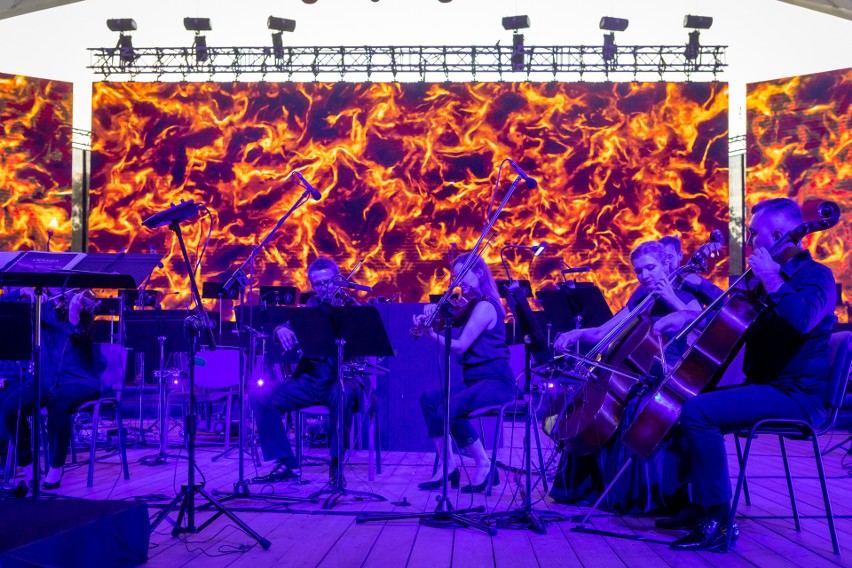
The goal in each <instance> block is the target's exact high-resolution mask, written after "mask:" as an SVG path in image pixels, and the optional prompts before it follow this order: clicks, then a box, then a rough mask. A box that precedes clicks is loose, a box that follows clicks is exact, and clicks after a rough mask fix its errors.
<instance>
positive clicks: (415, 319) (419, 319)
mask: <svg viewBox="0 0 852 568" xmlns="http://www.w3.org/2000/svg"><path fill="white" fill-rule="evenodd" d="M426 317H427V316H426V314H415V315H413V316H411V321H412V323H413V324H414V325H415V327H416V326H420V325H423V324H424V323H425V322H426Z"/></svg>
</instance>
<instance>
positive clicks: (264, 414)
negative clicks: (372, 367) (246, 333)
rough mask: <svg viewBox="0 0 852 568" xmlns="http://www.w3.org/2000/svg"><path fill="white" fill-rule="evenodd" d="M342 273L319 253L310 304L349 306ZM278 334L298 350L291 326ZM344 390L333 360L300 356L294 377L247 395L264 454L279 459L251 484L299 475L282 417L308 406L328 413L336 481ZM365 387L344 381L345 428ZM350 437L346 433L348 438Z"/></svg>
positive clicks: (287, 345)
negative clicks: (341, 404) (314, 293)
mask: <svg viewBox="0 0 852 568" xmlns="http://www.w3.org/2000/svg"><path fill="white" fill-rule="evenodd" d="M342 279H343V277H342V276H341V274H340V269H339V268H338V266H337V264H336V263H335V262H334V261H333V260H331V259H330V258H327V257H324V256H321V257H319V258H317V259H316V260H314V261H313V262H312V263H311V264H310V266H308V280H310V282H311V286H312V287H313V289H314V291H315V292H316V295H314V296H312V297H311V298H310V300H308V303H307V306H308V307H312V306H319V305H320V304H322V303H329V304H332V305H342V304H349V303H351V302H353V301H354V299H353V298H351V297H350V296H347V295H346V294H345V293H344V292H343V291H342V289H341V287H340V281H341V280H342ZM275 337H276V339H277V340H278V341H279V342H280V343H281V345H282V346H283V348H284V350H285V351H289V350H293V349H298V339H297V338H296V334H295V333H293V330H292V329H290V327H289V325H288V324H286V323H285V324H283V325H280V326H278V327H277V328H276V329H275ZM339 391H340V388H339V383H338V378H337V365H336V362H335V361H334V360H333V359H330V358H323V359H317V358H308V357H302V358H301V359H300V360H299V363H298V365H297V366H296V369H295V371H294V372H293V377H292V378H291V379H290V380H285V381H283V382H280V383H276V384H275V385H273V386H272V388H271V389H270V388H269V386H267V388H256V389H254V390H253V391H251V392H250V393H249V401H250V403H251V407H252V410H253V411H254V418H255V421H256V423H257V431H258V436H259V437H260V448H261V451H262V452H263V458H264V459H265V460H267V461H275V462H276V463H275V465H274V466H273V468H272V470H271V471H270V472H269V473H267V474H266V475H261V476H259V477H255V478H254V479H252V480H251V481H252V483H272V482H276V481H284V480H286V479H294V478H297V477H299V476H300V475H301V471H300V469H299V463H298V462H297V461H296V457H295V455H294V454H293V448H292V447H291V446H290V438H289V436H288V432H287V429H286V428H285V427H284V424H283V422H282V420H281V415H282V414H283V413H285V412H290V411H294V410H299V409H302V408H307V407H309V406H318V405H319V406H325V407H327V408H328V411H329V441H330V446H331V448H330V452H331V461H330V466H329V482H330V483H331V484H335V483H337V479H338V478H337V476H338V475H339V474H340V470H341V468H340V464H338V462H337V455H338V453H337V445H338V444H339V443H340V441H339V440H338V437H337V428H336V425H337V413H338V400H337V397H338V394H339ZM362 391H363V386H362V385H361V383H359V382H357V381H353V380H346V381H345V390H344V394H343V396H344V399H343V413H344V415H343V422H342V424H343V425H344V429H347V428H348V427H349V423H350V422H351V417H352V411H353V409H354V407H355V403H356V401H357V400H358V399H360V398H364V397H363V396H362V395H363V392H362ZM345 439H346V436H345V435H344V440H345Z"/></svg>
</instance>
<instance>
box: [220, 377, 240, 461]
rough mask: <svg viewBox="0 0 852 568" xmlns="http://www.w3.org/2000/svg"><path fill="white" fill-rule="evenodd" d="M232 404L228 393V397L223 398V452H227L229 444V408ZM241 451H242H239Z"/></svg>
mask: <svg viewBox="0 0 852 568" xmlns="http://www.w3.org/2000/svg"><path fill="white" fill-rule="evenodd" d="M233 404H234V398H233V394H232V393H231V392H230V391H228V396H227V398H225V427H224V428H223V431H224V434H225V447H224V448H223V449H222V451H223V452H227V451H228V447H229V446H230V443H231V406H232V405H233ZM240 451H242V450H240Z"/></svg>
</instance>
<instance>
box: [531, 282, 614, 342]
mask: <svg viewBox="0 0 852 568" xmlns="http://www.w3.org/2000/svg"><path fill="white" fill-rule="evenodd" d="M536 297H537V298H538V299H539V301H541V306H542V308H544V313H545V319H546V321H547V323H548V324H549V325H550V326H551V330H552V331H555V332H562V331H569V330H572V329H577V328H580V327H598V326H601V325H603V324H604V323H606V322H608V321H609V320H611V319H612V310H610V309H609V305H608V304H607V303H606V299H604V296H603V293H602V292H601V290H600V288H598V287H597V286H595V285H594V284H591V283H585V282H577V283H575V286H573V287H571V286H566V285H564V283H561V284H560V285H559V288H558V289H557V290H539V291H538V292H537V293H536Z"/></svg>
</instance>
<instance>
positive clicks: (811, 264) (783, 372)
mask: <svg viewBox="0 0 852 568" xmlns="http://www.w3.org/2000/svg"><path fill="white" fill-rule="evenodd" d="M801 223H802V212H801V209H800V208H799V205H798V204H797V203H796V202H795V201H792V200H790V199H784V198H780V199H769V200H766V201H762V202H760V203H758V204H757V205H755V206H754V207H753V208H752V219H751V223H750V225H749V238H748V245H749V246H750V247H751V249H752V253H751V256H749V257H748V264H749V267H750V268H751V269H752V271H753V273H754V276H755V277H756V280H757V281H758V282H759V283H760V284H761V285H762V287H763V288H764V289H765V292H766V299H765V301H766V303H767V308H766V310H765V311H764V312H762V313H761V315H760V316H759V318H758V319H757V320H756V321H755V323H754V324H752V326H751V327H750V328H749V332H748V335H747V337H746V342H745V359H744V363H743V369H742V370H743V373H744V375H745V384H744V385H742V386H738V387H735V388H730V389H724V390H718V391H714V392H708V393H705V394H700V395H698V396H696V397H694V398H691V399H687V401H686V402H685V404H684V406H683V412H682V414H681V427H682V429H683V432H684V436H685V438H686V441H687V445H686V449H687V458H688V460H689V462H690V472H691V474H690V476H691V484H692V498H693V506H692V507H691V508H689V509H687V510H685V511H684V512H683V514H681V515H679V516H677V517H675V518H672V519H666V520H664V521H663V522H662V523H658V524H662V525H664V526H667V527H670V528H680V529H686V530H690V533H689V534H687V535H686V536H685V537H683V538H681V539H679V540H678V541H675V543H674V544H673V545H672V548H674V549H677V550H719V549H721V548H722V547H723V546H724V543H725V540H726V536H727V535H726V529H727V522H728V518H729V515H730V506H731V505H730V501H731V482H730V474H729V472H728V457H727V454H726V452H725V442H724V434H725V433H726V432H730V431H733V430H739V429H741V428H748V427H750V426H751V425H753V424H754V423H756V422H757V421H759V420H765V419H771V418H787V419H796V420H804V421H809V422H811V423H819V422H820V421H821V420H822V419H824V418H825V415H826V412H827V411H826V409H825V406H824V400H825V396H824V395H825V388H826V384H827V377H828V373H829V339H830V337H831V332H832V328H833V326H834V323H835V317H834V305H835V293H836V288H835V283H834V276H833V274H832V273H831V270H830V269H829V268H827V267H826V266H823V265H822V264H820V263H818V262H816V261H815V260H814V259H813V258H812V257H811V255H810V253H809V252H808V251H807V250H803V248H802V243H801V242H791V241H789V240H786V242H785V236H786V235H787V233H788V232H789V231H790V230H792V229H794V228H796V227H798V226H799V225H800V224H801ZM776 243H778V245H777V246H776V247H775V250H774V251H773V254H770V252H769V250H770V249H772V248H773V245H776ZM658 323H659V324H661V327H665V326H671V328H676V327H679V326H680V325H682V323H683V322H682V321H679V317H678V316H673V317H672V318H670V319H669V320H667V321H665V322H658ZM736 534H737V533H736V532H735V535H736Z"/></svg>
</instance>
